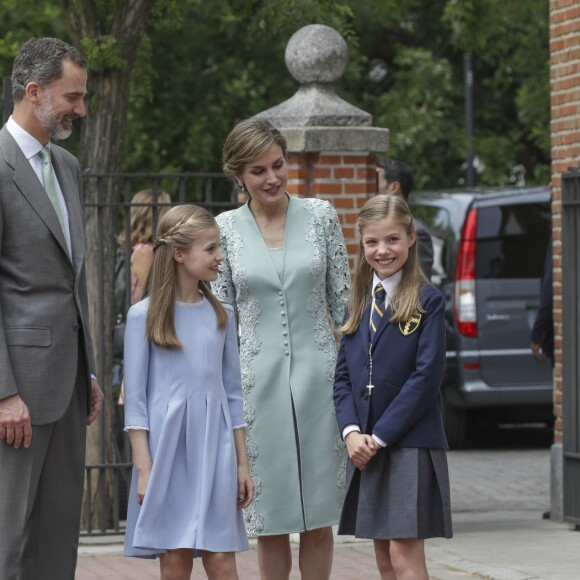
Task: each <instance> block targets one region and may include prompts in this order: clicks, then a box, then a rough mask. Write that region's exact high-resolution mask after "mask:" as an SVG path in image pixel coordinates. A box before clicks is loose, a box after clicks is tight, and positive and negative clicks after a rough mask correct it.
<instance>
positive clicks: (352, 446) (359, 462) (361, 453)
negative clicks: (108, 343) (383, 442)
mask: <svg viewBox="0 0 580 580" xmlns="http://www.w3.org/2000/svg"><path fill="white" fill-rule="evenodd" d="M344 442H345V444H346V450H347V451H348V456H349V457H350V459H351V461H352V462H353V463H354V464H355V466H356V467H357V468H358V469H360V470H363V469H364V468H365V467H366V466H367V463H368V462H369V461H370V460H371V459H372V458H373V457H374V456H375V455H376V453H377V451H378V450H379V449H380V448H381V447H380V445H379V444H378V443H377V442H376V441H375V440H374V439H373V438H372V436H371V435H365V434H363V433H359V432H358V431H351V432H350V433H349V434H348V435H347V436H346V438H345V440H344Z"/></svg>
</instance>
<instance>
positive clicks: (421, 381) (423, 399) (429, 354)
mask: <svg viewBox="0 0 580 580" xmlns="http://www.w3.org/2000/svg"><path fill="white" fill-rule="evenodd" d="M425 310H426V312H425V313H424V314H423V321H422V326H423V328H422V330H421V335H420V337H419V341H418V346H417V355H416V365H415V370H414V372H413V373H411V375H410V376H409V378H408V379H407V381H406V382H405V384H404V385H403V387H402V388H401V391H400V392H399V394H398V395H397V396H396V397H395V398H394V399H393V401H392V402H391V403H390V405H389V406H388V407H387V408H386V409H385V411H384V412H383V414H382V415H381V417H380V418H379V420H378V421H377V422H376V423H375V426H374V429H373V435H376V436H377V437H378V438H379V439H381V440H382V441H384V442H385V443H388V444H393V443H396V442H397V441H398V440H399V439H400V438H401V437H403V436H404V435H405V434H406V433H407V432H408V431H409V430H410V429H411V428H412V427H413V426H414V425H415V424H416V423H417V421H419V420H420V419H421V417H423V415H424V414H425V413H426V412H427V410H428V409H429V408H431V407H432V406H433V404H435V399H436V398H437V396H438V394H439V389H440V387H441V382H442V381H443V373H444V371H445V357H446V343H445V318H444V316H445V298H444V297H443V295H442V294H441V293H439V292H437V291H434V290H433V291H432V293H431V295H430V296H429V298H428V299H427V300H426V304H425Z"/></svg>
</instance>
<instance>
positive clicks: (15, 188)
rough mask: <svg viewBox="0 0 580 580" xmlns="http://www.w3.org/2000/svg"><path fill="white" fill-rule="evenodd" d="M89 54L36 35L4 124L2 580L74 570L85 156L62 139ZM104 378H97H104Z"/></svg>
mask: <svg viewBox="0 0 580 580" xmlns="http://www.w3.org/2000/svg"><path fill="white" fill-rule="evenodd" d="M86 84H87V70H86V62H85V59H84V58H83V56H82V55H81V54H80V53H79V52H78V51H77V50H76V49H75V48H73V47H72V46H70V45H68V44H66V43H65V42H62V41H61V40H58V39H56V38H40V39H31V40H29V41H28V42H26V43H25V44H24V45H23V46H22V47H21V48H20V51H19V53H18V56H17V57H16V59H15V61H14V67H13V70H12V95H13V99H14V112H13V114H12V116H11V117H10V119H9V120H8V122H7V123H6V125H5V126H4V127H3V128H2V130H1V131H0V474H1V475H0V578H2V580H16V579H17V578H18V580H32V579H35V578H39V576H42V577H43V578H47V579H48V578H50V579H53V578H54V579H56V578H58V579H59V580H72V579H73V578H74V575H75V568H76V560H77V546H78V539H79V527H80V511H81V502H82V495H83V481H84V473H85V471H84V470H85V434H86V426H87V425H90V424H91V423H93V421H94V420H95V418H96V417H97V415H98V413H99V411H100V409H101V405H102V399H103V393H102V392H101V389H100V388H99V386H98V384H97V382H96V380H95V379H94V378H93V379H92V380H91V373H94V370H95V365H94V360H93V354H92V344H91V336H90V333H89V319H88V300H87V287H86V279H85V250H84V249H85V240H84V233H83V218H82V207H81V199H82V191H81V189H82V176H81V170H80V167H79V164H78V162H77V160H76V159H75V158H74V157H73V156H72V155H71V154H70V153H68V152H67V151H65V150H64V149H62V148H61V147H58V146H57V145H54V144H53V143H51V140H54V139H66V138H67V137H68V136H69V135H70V134H71V131H72V123H73V120H74V119H76V118H77V117H83V116H84V115H85V105H84V98H85V95H86V92H87V89H86ZM93 377H94V375H93Z"/></svg>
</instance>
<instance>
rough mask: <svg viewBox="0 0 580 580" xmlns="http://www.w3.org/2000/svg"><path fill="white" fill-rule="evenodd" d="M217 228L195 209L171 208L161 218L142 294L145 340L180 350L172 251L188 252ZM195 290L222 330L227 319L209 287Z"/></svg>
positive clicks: (204, 212) (205, 213) (210, 218)
mask: <svg viewBox="0 0 580 580" xmlns="http://www.w3.org/2000/svg"><path fill="white" fill-rule="evenodd" d="M217 227H218V225H217V223H216V221H215V219H214V217H213V216H212V215H211V213H209V211H207V210H206V209H204V208H202V207H199V206H197V205H179V206H176V207H173V208H171V209H170V210H169V211H168V212H167V213H166V214H165V215H164V216H163V217H162V218H161V221H160V222H159V227H158V228H157V239H156V240H155V244H154V246H153V264H152V265H151V270H150V271H149V276H148V277H147V282H146V284H145V291H144V296H149V311H148V312H147V338H149V340H150V341H151V342H152V343H154V344H156V345H158V346H161V347H163V348H169V349H173V350H180V349H182V348H183V345H182V344H181V342H180V340H179V338H177V333H176V332H175V287H176V280H177V264H176V262H175V260H174V258H173V250H174V249H175V248H178V249H180V250H183V251H187V250H189V249H190V248H191V246H193V244H195V243H196V242H197V240H198V239H199V237H200V235H201V234H202V232H204V231H206V230H207V229H208V228H217ZM199 290H200V292H202V293H203V294H204V296H205V297H206V298H207V299H208V300H209V302H210V303H211V305H212V306H213V309H214V310H215V313H216V316H217V320H218V329H220V330H221V329H223V328H225V326H226V323H227V320H228V315H227V312H226V310H225V308H224V307H223V305H222V303H221V302H220V301H219V300H218V299H217V298H216V297H215V296H214V295H213V293H212V291H211V289H210V287H209V284H207V283H206V282H204V281H202V280H200V282H199Z"/></svg>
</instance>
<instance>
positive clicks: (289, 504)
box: [212, 118, 350, 579]
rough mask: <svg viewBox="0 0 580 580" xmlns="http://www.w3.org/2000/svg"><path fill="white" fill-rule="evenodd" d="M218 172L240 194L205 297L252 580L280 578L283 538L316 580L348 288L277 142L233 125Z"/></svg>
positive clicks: (335, 509) (339, 449)
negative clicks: (240, 436)
mask: <svg viewBox="0 0 580 580" xmlns="http://www.w3.org/2000/svg"><path fill="white" fill-rule="evenodd" d="M223 162H224V171H225V172H226V173H227V174H228V175H229V176H230V177H232V179H235V180H236V181H237V182H238V186H239V187H240V188H241V187H243V188H244V190H245V191H247V192H248V193H249V195H250V200H249V201H248V202H247V203H246V204H245V205H243V206H242V207H240V208H238V209H236V210H233V211H229V212H225V213H222V214H221V215H219V216H218V217H217V221H218V224H219V226H220V230H221V234H222V241H221V245H222V249H223V251H224V253H225V259H224V262H223V264H222V272H221V275H220V277H219V278H218V280H217V281H216V282H215V283H213V284H212V287H213V288H214V291H215V292H216V295H217V296H218V297H219V298H220V299H222V300H228V301H231V302H233V303H234V304H235V305H236V307H237V310H238V316H239V321H240V322H239V324H240V333H241V339H240V345H241V346H240V356H241V361H242V377H243V388H244V405H245V407H244V408H245V413H246V421H247V423H248V427H247V444H248V449H249V454H250V467H251V471H252V477H253V478H254V483H255V484H256V497H255V500H254V503H253V504H252V505H251V506H250V508H249V509H247V510H245V521H246V527H247V529H248V532H249V533H250V534H252V535H256V536H258V560H259V567H260V576H261V578H263V579H270V578H276V579H280V578H288V576H289V574H290V570H291V567H292V561H291V554H290V544H289V534H291V533H293V532H299V533H300V561H299V565H300V570H301V572H302V577H303V578H328V577H329V575H330V569H331V565H332V551H333V537H332V529H331V526H332V525H333V524H336V523H337V522H338V517H339V512H340V505H341V502H342V498H343V480H344V459H345V456H344V447H343V446H342V443H341V441H340V436H339V434H338V431H337V426H336V420H335V417H334V410H333V404H332V378H333V371H334V364H335V360H336V341H335V338H334V335H333V328H332V326H331V323H330V321H329V316H328V314H329V313H330V316H331V318H332V320H333V321H334V324H336V325H338V324H340V322H341V321H342V317H343V312H344V305H345V302H346V298H347V295H348V291H349V286H350V274H349V268H348V260H347V253H346V248H345V245H344V240H343V236H342V231H341V228H340V224H339V222H338V217H337V214H336V211H335V210H334V208H333V207H332V206H331V205H330V204H329V203H328V202H326V201H322V200H318V199H298V198H295V197H291V196H289V195H288V194H287V193H286V184H287V181H288V167H287V164H286V141H285V140H284V137H283V136H282V135H281V134H280V132H279V131H278V130H277V129H275V128H274V127H273V126H272V125H271V124H270V123H268V122H267V121H264V120H260V119H256V118H253V119H248V120H246V121H242V122H241V123H239V124H238V125H236V127H235V128H234V129H233V130H232V131H231V133H230V134H229V135H228V137H227V139H226V141H225V144H224V153H223Z"/></svg>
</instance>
